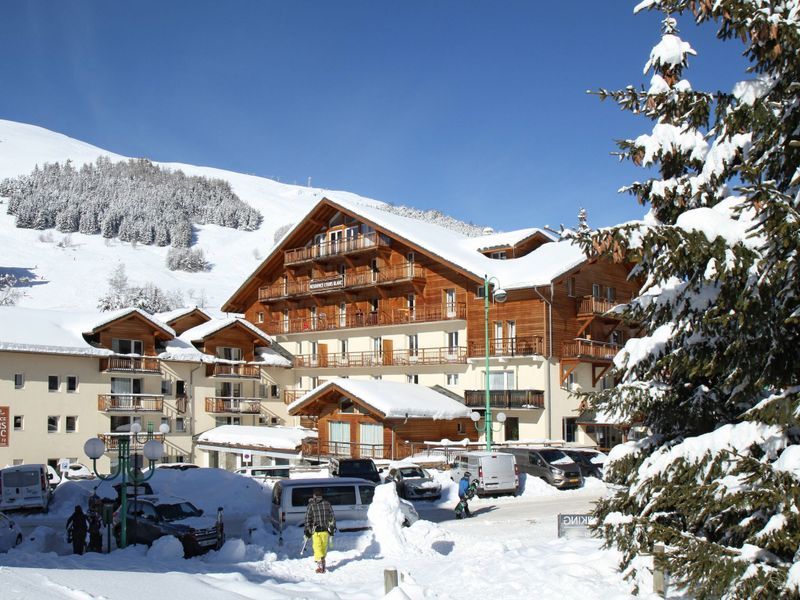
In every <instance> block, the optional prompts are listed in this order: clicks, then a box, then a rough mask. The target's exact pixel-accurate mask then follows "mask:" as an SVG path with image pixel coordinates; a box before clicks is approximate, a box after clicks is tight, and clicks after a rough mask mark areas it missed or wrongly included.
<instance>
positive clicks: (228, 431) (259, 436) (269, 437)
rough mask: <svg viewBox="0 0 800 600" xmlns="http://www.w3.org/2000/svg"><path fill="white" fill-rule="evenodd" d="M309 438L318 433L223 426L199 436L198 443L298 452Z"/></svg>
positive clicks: (249, 426) (283, 428) (309, 430)
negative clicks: (304, 440) (305, 439)
mask: <svg viewBox="0 0 800 600" xmlns="http://www.w3.org/2000/svg"><path fill="white" fill-rule="evenodd" d="M307 437H317V432H316V431H314V430H312V429H306V428H304V427H281V426H279V425H262V426H253V425H221V426H219V427H215V428H214V429H209V430H208V431H204V432H203V433H201V434H200V435H198V436H197V443H198V444H213V445H217V446H228V447H240V448H265V449H266V448H272V449H275V450H297V449H298V448H299V447H300V445H301V444H302V443H303V439H304V438H307Z"/></svg>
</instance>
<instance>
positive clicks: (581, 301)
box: [578, 296, 628, 318]
mask: <svg viewBox="0 0 800 600" xmlns="http://www.w3.org/2000/svg"><path fill="white" fill-rule="evenodd" d="M626 302H628V300H607V299H606V298H596V297H594V296H584V297H583V298H578V315H579V316H583V315H602V314H605V313H607V312H608V311H610V310H611V309H612V308H614V307H615V306H617V305H619V304H624V303H626ZM606 316H608V317H614V318H621V317H620V316H619V315H615V314H614V313H611V314H608V315H606Z"/></svg>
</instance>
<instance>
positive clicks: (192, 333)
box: [180, 317, 275, 344]
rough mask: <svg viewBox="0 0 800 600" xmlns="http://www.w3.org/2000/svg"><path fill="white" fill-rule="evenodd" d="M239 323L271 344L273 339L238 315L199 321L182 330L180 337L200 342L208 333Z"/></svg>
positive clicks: (188, 340)
mask: <svg viewBox="0 0 800 600" xmlns="http://www.w3.org/2000/svg"><path fill="white" fill-rule="evenodd" d="M237 323H238V324H239V325H241V326H242V327H244V328H246V329H248V330H249V331H250V332H251V333H252V334H253V335H256V336H258V337H259V338H260V339H262V340H264V341H265V342H267V343H269V344H272V343H273V342H274V341H275V339H274V338H273V337H272V336H270V335H267V334H266V333H264V332H263V331H261V330H260V329H259V328H258V327H256V326H255V325H253V324H252V323H250V322H249V321H246V320H245V319H242V318H240V317H228V318H226V319H216V320H213V321H207V322H205V323H201V324H200V325H197V326H195V327H192V328H191V329H187V330H186V331H184V332H183V333H182V334H181V335H180V337H181V339H183V340H186V341H187V342H192V343H194V342H202V341H203V340H204V339H206V338H207V337H209V336H210V335H212V334H214V333H217V332H218V331H222V330H223V329H226V328H228V327H230V326H231V325H235V324H237Z"/></svg>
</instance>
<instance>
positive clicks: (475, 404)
mask: <svg viewBox="0 0 800 600" xmlns="http://www.w3.org/2000/svg"><path fill="white" fill-rule="evenodd" d="M464 404H465V405H466V406H469V407H470V408H485V407H486V391H485V390H466V391H465V392H464ZM489 404H490V406H491V407H492V408H505V409H507V410H508V409H512V408H521V409H529V408H544V392H543V391H542V390H489Z"/></svg>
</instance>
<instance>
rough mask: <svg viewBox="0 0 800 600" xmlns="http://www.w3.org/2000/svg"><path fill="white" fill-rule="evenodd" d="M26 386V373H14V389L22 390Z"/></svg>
mask: <svg viewBox="0 0 800 600" xmlns="http://www.w3.org/2000/svg"><path fill="white" fill-rule="evenodd" d="M24 387H25V374H24V373H14V389H16V390H21V389H22V388H24Z"/></svg>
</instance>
